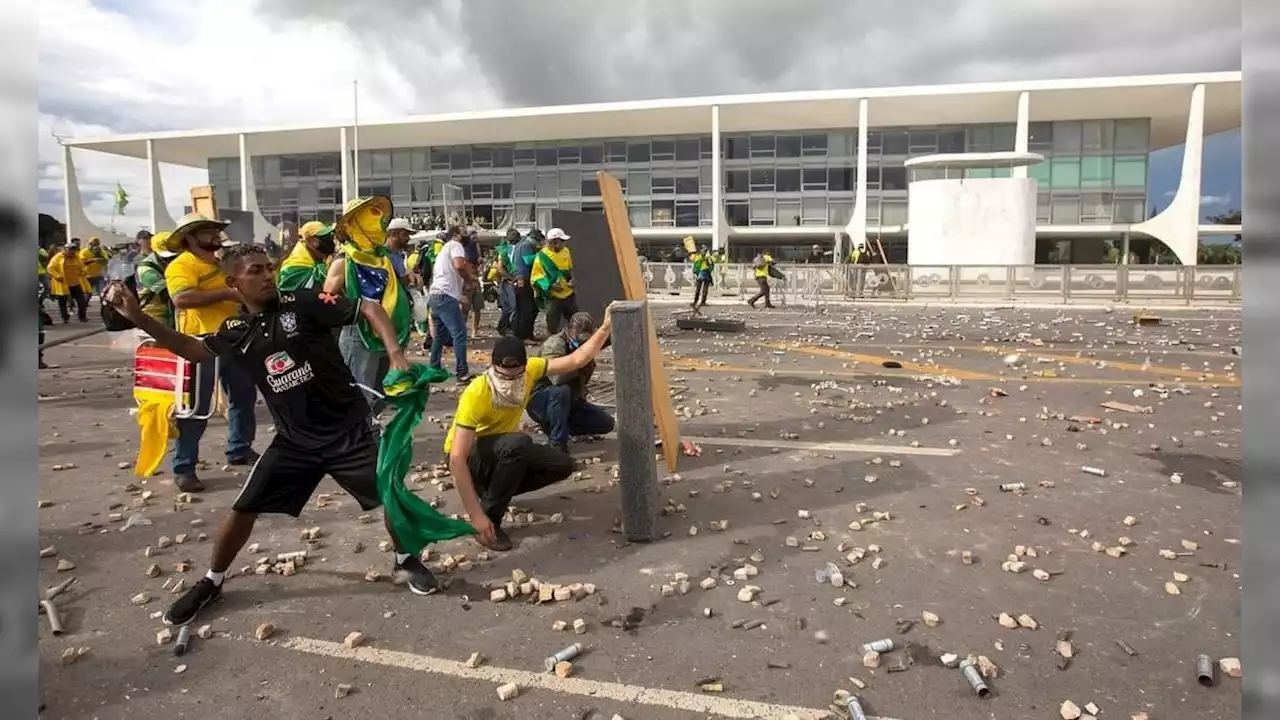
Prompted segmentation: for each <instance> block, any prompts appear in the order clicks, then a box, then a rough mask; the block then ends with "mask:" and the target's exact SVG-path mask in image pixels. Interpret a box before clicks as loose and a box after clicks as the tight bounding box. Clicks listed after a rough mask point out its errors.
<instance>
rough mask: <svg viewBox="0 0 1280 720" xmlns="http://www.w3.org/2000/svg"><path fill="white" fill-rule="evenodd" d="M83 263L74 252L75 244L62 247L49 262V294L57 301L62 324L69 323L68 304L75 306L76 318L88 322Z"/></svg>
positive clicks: (87, 300)
mask: <svg viewBox="0 0 1280 720" xmlns="http://www.w3.org/2000/svg"><path fill="white" fill-rule="evenodd" d="M86 284H87V283H86V282H85V277H84V263H82V262H80V255H79V253H78V252H77V251H76V245H75V242H74V241H73V242H71V243H68V244H67V245H65V246H63V248H62V250H61V251H59V252H58V254H57V255H54V256H53V259H52V260H50V261H49V294H50V295H53V296H54V298H56V299H57V301H58V314H59V315H61V316H62V322H64V323H68V322H71V308H70V304H71V303H72V302H73V301H74V302H75V304H76V317H77V318H79V319H80V322H89V316H88V313H89V295H88V294H87V293H86V292H85V289H84V288H85V285H86Z"/></svg>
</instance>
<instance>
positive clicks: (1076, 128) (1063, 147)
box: [1053, 122, 1081, 155]
mask: <svg viewBox="0 0 1280 720" xmlns="http://www.w3.org/2000/svg"><path fill="white" fill-rule="evenodd" d="M1080 134H1081V127H1080V123H1078V122H1056V123H1054V124H1053V152H1054V154H1055V155H1078V154H1080Z"/></svg>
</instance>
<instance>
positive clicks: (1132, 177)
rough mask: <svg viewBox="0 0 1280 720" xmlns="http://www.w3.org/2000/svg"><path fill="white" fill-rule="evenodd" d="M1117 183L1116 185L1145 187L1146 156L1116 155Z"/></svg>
mask: <svg viewBox="0 0 1280 720" xmlns="http://www.w3.org/2000/svg"><path fill="white" fill-rule="evenodd" d="M1115 185H1116V187H1127V188H1145V187H1146V186H1147V158H1146V156H1145V155H1135V156H1118V157H1116V167H1115Z"/></svg>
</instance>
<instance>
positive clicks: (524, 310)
mask: <svg viewBox="0 0 1280 720" xmlns="http://www.w3.org/2000/svg"><path fill="white" fill-rule="evenodd" d="M541 247H542V232H541V231H539V230H538V228H533V229H532V230H530V231H529V232H528V233H527V234H526V235H525V236H524V239H522V240H521V241H520V242H519V243H518V244H517V245H516V246H515V247H514V248H513V249H512V250H511V265H512V266H513V268H514V272H513V273H512V275H513V276H514V284H515V295H516V326H515V336H516V337H518V338H520V339H521V340H523V341H525V342H533V327H534V325H535V324H536V322H537V320H538V304H537V300H536V299H535V298H534V295H533V283H532V282H531V281H530V275H531V274H532V273H533V259H534V258H535V257H536V256H537V254H538V252H539V251H540V250H541Z"/></svg>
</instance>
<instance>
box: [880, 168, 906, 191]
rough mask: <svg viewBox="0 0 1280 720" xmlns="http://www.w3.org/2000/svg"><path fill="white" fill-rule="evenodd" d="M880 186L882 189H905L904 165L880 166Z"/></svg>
mask: <svg viewBox="0 0 1280 720" xmlns="http://www.w3.org/2000/svg"><path fill="white" fill-rule="evenodd" d="M880 187H881V188H882V189H884V190H906V189H907V169H906V168H904V167H882V168H880Z"/></svg>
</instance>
